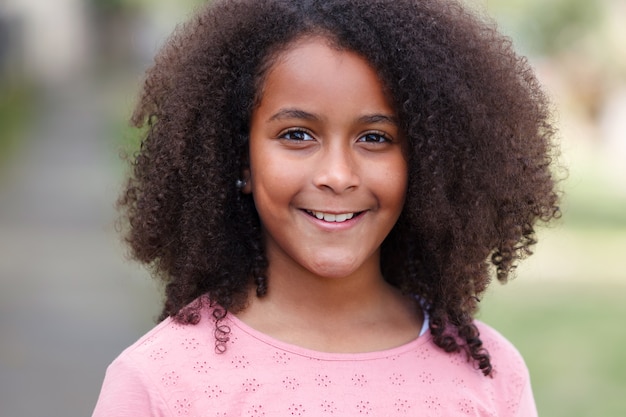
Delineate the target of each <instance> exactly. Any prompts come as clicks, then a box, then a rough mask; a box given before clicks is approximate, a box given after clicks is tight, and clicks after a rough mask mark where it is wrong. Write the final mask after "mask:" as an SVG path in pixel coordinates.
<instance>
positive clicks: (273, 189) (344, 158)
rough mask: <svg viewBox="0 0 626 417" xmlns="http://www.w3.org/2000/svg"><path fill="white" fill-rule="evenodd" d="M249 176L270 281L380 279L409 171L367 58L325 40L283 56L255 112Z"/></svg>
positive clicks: (272, 70) (268, 77)
mask: <svg viewBox="0 0 626 417" xmlns="http://www.w3.org/2000/svg"><path fill="white" fill-rule="evenodd" d="M245 175H246V176H247V177H248V178H247V180H248V182H247V185H246V187H245V188H244V192H251V193H252V195H253V198H254V202H255V204H256V209H257V211H258V213H259V216H260V219H261V223H262V225H263V231H264V234H265V242H266V253H267V257H268V260H269V262H270V274H273V273H277V272H278V270H277V269H280V270H282V271H283V272H284V273H290V274H291V273H298V272H304V271H308V272H310V273H313V274H314V275H316V276H321V277H328V278H332V277H335V278H336V277H345V276H348V275H350V274H355V273H360V272H366V271H369V272H370V273H371V272H374V273H377V274H380V269H379V252H380V245H381V243H382V242H383V240H384V239H385V237H386V236H387V234H388V233H389V231H390V230H391V228H392V227H393V225H394V224H395V223H396V220H397V219H398V216H399V215H400V212H401V211H402V207H403V204H404V198H405V193H406V187H407V163H406V160H405V158H404V154H403V138H402V135H401V133H400V131H399V128H398V122H397V117H396V114H395V112H394V110H393V107H392V105H391V103H390V102H389V100H388V98H387V96H386V94H385V92H384V89H383V85H382V84H381V82H380V80H379V79H378V76H377V74H376V72H375V71H374V69H373V68H372V67H370V65H369V64H368V63H367V61H365V60H364V59H363V58H362V57H361V56H359V55H357V54H355V53H353V52H349V51H340V50H337V49H333V48H332V47H330V46H329V45H328V43H327V42H326V41H325V40H324V39H322V38H306V39H303V40H300V41H297V42H295V43H294V44H293V45H292V46H291V47H289V48H288V49H287V50H286V51H285V52H283V53H281V54H280V55H279V56H278V58H277V59H276V61H275V64H274V65H273V66H272V67H271V68H270V69H269V71H268V73H267V74H266V78H265V83H264V86H263V89H262V97H261V99H260V102H259V104H258V106H257V107H256V109H255V110H254V111H253V114H252V120H251V126H250V167H249V171H248V170H246V172H245ZM281 268H282V269H281ZM284 268H287V269H286V270H285V269H284ZM363 268H373V269H369V270H367V269H363Z"/></svg>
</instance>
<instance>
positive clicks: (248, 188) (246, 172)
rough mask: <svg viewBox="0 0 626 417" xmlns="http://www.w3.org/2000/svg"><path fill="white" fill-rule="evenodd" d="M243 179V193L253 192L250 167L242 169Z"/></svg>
mask: <svg viewBox="0 0 626 417" xmlns="http://www.w3.org/2000/svg"><path fill="white" fill-rule="evenodd" d="M241 179H242V180H243V181H244V186H243V187H241V192H242V193H243V194H252V184H251V182H252V177H251V176H250V168H244V169H243V170H242V171H241Z"/></svg>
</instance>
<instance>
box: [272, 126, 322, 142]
mask: <svg viewBox="0 0 626 417" xmlns="http://www.w3.org/2000/svg"><path fill="white" fill-rule="evenodd" d="M280 138H281V139H287V140H293V141H302V142H304V141H311V140H314V139H313V136H311V134H310V133H309V132H307V131H306V130H303V129H299V128H295V129H289V130H287V131H286V132H284V133H281V134H280Z"/></svg>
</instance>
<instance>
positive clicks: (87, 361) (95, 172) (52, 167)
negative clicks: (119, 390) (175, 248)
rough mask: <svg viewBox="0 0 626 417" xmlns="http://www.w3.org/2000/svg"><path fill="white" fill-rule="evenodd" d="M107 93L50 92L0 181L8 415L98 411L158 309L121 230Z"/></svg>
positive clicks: (90, 88)
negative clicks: (121, 358) (114, 363)
mask: <svg viewBox="0 0 626 417" xmlns="http://www.w3.org/2000/svg"><path fill="white" fill-rule="evenodd" d="M98 86H99V84H95V83H92V82H89V81H88V80H82V79H78V80H74V81H73V82H72V84H71V85H65V86H57V87H56V88H55V89H54V90H50V91H48V92H47V93H46V94H45V96H44V97H43V99H42V100H41V101H40V102H39V105H38V106H39V108H38V109H36V111H35V114H36V117H34V120H32V122H31V123H30V124H29V131H28V133H27V135H26V137H25V138H24V143H25V144H26V146H24V147H23V148H22V149H20V151H19V154H18V155H17V156H15V157H13V158H11V159H10V160H9V162H10V166H9V167H3V170H2V174H3V175H2V176H0V417H21V416H24V417H26V416H33V417H34V416H37V417H39V416H41V417H44V416H45V417H53V416H59V417H61V416H63V417H72V416H76V417H78V416H88V415H91V411H92V409H93V407H94V405H95V401H96V398H97V395H98V392H99V388H100V384H101V382H102V378H103V376H104V372H105V368H106V365H107V364H108V363H109V362H110V361H111V360H113V359H114V357H115V356H116V355H117V354H119V353H120V352H121V350H122V349H123V348H124V347H126V346H128V345H129V344H130V343H132V342H133V341H134V340H136V339H137V338H138V337H140V336H141V335H142V334H143V333H144V332H145V331H147V330H148V329H149V328H151V327H152V326H153V325H154V317H155V316H156V315H158V312H159V311H158V310H159V302H158V298H157V297H158V296H157V295H156V293H157V285H156V284H154V283H153V282H152V281H151V280H149V279H148V278H147V274H146V273H145V272H144V271H142V270H141V269H140V268H139V267H138V266H136V265H134V264H131V263H130V262H128V261H126V260H125V258H124V249H123V248H122V247H121V245H120V244H119V237H118V236H117V235H116V233H115V231H114V227H113V222H114V219H115V210H114V203H115V199H116V197H117V193H118V191H119V187H120V184H121V181H122V179H121V178H122V174H123V172H122V171H123V170H122V169H121V168H120V164H119V163H117V162H116V157H117V156H116V151H115V150H114V149H113V145H111V143H113V142H114V141H112V140H109V139H107V137H106V135H107V131H106V129H107V128H106V126H105V121H106V117H103V115H104V114H105V110H106V109H105V101H104V100H103V99H102V97H103V95H104V92H105V91H104V90H103V89H102V87H100V89H98V88H99V87H98Z"/></svg>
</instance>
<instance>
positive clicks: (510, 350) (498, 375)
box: [475, 320, 537, 416]
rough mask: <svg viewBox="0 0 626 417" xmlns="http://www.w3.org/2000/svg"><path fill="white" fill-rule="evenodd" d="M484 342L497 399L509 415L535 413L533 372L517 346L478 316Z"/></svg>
mask: <svg viewBox="0 0 626 417" xmlns="http://www.w3.org/2000/svg"><path fill="white" fill-rule="evenodd" d="M475 325H476V327H477V328H478V331H479V332H480V338H481V340H482V342H483V346H484V347H485V349H487V350H488V352H489V355H490V357H491V363H492V365H493V369H494V370H493V376H492V378H489V379H491V384H492V387H493V392H494V393H497V395H496V402H497V403H499V406H500V408H501V409H502V410H504V411H505V412H506V413H507V414H506V415H515V416H536V415H537V410H536V407H535V401H534V397H533V393H532V388H531V381H530V374H529V371H528V367H527V366H526V363H525V361H524V358H523V357H522V355H521V354H520V352H519V351H518V349H517V348H516V347H515V346H514V345H513V344H512V343H511V342H510V341H509V340H508V339H506V338H505V337H504V336H503V335H502V334H500V333H499V332H498V331H497V330H495V329H494V328H492V327H491V326H489V325H487V324H485V323H483V322H481V321H478V320H476V321H475Z"/></svg>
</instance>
